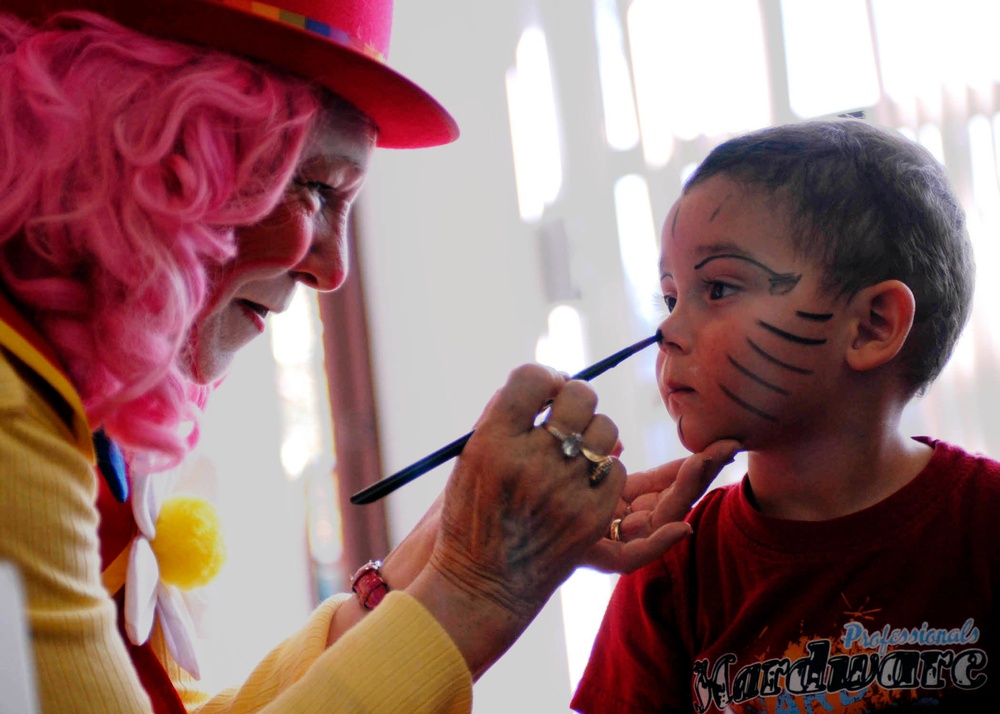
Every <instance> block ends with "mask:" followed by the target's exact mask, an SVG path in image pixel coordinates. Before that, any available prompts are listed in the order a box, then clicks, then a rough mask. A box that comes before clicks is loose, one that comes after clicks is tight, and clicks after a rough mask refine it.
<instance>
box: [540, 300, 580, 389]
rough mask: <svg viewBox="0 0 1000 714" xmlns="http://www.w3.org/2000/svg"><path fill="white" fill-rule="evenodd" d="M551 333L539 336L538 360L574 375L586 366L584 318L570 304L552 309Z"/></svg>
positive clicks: (550, 313)
mask: <svg viewBox="0 0 1000 714" xmlns="http://www.w3.org/2000/svg"><path fill="white" fill-rule="evenodd" d="M548 328H549V330H548V334H546V335H543V336H542V337H540V338H539V339H538V344H537V345H536V346H535V360H536V361H538V362H540V363H541V364H547V365H549V366H550V367H555V368H556V369H558V370H562V371H563V372H569V373H570V374H573V373H576V372H579V371H580V370H581V369H583V367H584V365H585V355H584V349H583V320H582V318H581V317H580V312H579V310H577V309H576V308H574V307H571V306H569V305H557V306H556V307H554V308H552V310H551V311H550V312H549V324H548Z"/></svg>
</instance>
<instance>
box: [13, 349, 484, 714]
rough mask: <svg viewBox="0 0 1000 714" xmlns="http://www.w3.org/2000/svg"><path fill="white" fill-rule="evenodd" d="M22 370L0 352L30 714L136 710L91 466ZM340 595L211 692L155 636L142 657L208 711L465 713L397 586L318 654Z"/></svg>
mask: <svg viewBox="0 0 1000 714" xmlns="http://www.w3.org/2000/svg"><path fill="white" fill-rule="evenodd" d="M26 370H27V368H26V367H25V365H24V364H23V363H20V362H18V361H17V358H14V357H11V356H9V355H8V353H6V352H5V351H3V350H2V349H0V558H5V559H9V560H11V561H13V562H14V563H15V564H16V565H17V566H18V568H19V570H20V571H21V575H22V578H23V580H24V585H25V596H26V603H27V609H28V613H27V614H28V618H29V624H30V628H31V633H32V640H33V646H34V655H35V665H36V671H37V681H38V687H39V696H40V699H41V705H42V711H45V712H88V713H93V712H111V711H115V712H148V711H150V703H149V700H148V698H147V697H146V695H145V692H144V691H143V689H142V685H141V684H140V683H139V680H138V676H137V675H136V673H135V670H134V668H133V666H132V662H131V659H130V658H129V656H128V653H127V652H126V650H125V647H124V645H123V643H122V641H121V637H120V635H119V633H118V629H117V626H116V612H115V605H114V602H113V601H112V600H111V598H110V597H109V596H108V594H107V591H106V590H105V589H104V586H103V584H102V580H101V559H100V551H99V544H98V538H97V525H98V514H97V510H96V508H95V505H94V503H95V498H96V493H97V481H96V476H95V473H94V470H93V466H92V464H91V463H90V462H89V460H88V458H87V457H86V456H85V455H84V454H83V453H82V452H81V450H80V449H79V447H78V445H76V444H75V443H74V439H73V438H72V434H71V431H70V429H69V428H68V427H67V426H66V423H65V421H64V420H63V419H62V418H61V417H60V416H59V414H58V413H57V412H56V410H54V409H53V408H52V406H50V404H49V402H47V401H46V400H45V399H43V398H42V397H41V396H40V395H39V392H38V391H37V390H36V389H35V388H33V386H32V381H33V380H34V379H36V378H37V375H34V374H31V373H30V370H29V371H26ZM28 380H31V381H28ZM345 597H346V596H338V597H334V598H331V599H330V600H328V601H327V602H325V603H323V604H322V605H321V606H320V607H319V608H318V609H317V610H316V612H315V613H314V614H313V615H312V617H311V618H310V620H309V621H308V623H307V624H306V626H305V627H304V628H303V629H302V630H301V631H300V632H298V633H296V634H295V635H293V636H292V637H290V638H289V639H288V640H286V641H285V642H284V643H282V644H281V645H279V646H278V647H277V648H275V649H274V650H273V651H272V652H271V653H270V654H269V655H268V656H267V657H266V658H265V659H264V661H263V662H261V664H260V665H258V667H257V668H256V669H255V670H254V672H253V673H252V674H251V676H250V677H249V678H248V679H247V681H246V682H245V683H244V684H243V685H241V686H240V687H238V688H235V689H233V690H229V691H226V692H223V693H222V694H220V695H218V696H217V697H215V698H212V699H207V698H206V697H205V695H204V694H203V693H201V692H199V691H198V689H197V682H194V681H193V680H191V679H190V677H186V676H185V673H183V671H182V670H180V669H179V668H178V667H177V666H176V664H175V663H173V661H172V659H171V658H170V657H169V654H168V653H167V651H166V648H165V647H164V646H163V643H162V638H161V637H159V633H158V632H156V633H155V636H154V641H153V647H154V651H156V653H157V655H158V656H159V657H160V659H161V661H163V662H164V663H165V666H166V668H167V671H168V674H170V675H171V678H172V679H173V680H174V681H175V683H176V686H177V689H178V693H179V694H180V695H181V697H182V699H183V700H184V701H185V703H186V704H187V705H188V706H189V707H191V708H194V709H196V710H197V711H199V712H204V713H206V714H211V713H213V712H226V713H228V714H238V713H240V712H250V711H255V712H256V711H261V712H294V713H295V714H309V713H311V712H317V713H318V712H371V713H373V714H377V713H379V712H385V713H386V714H388V713H390V712H391V713H392V714H396V713H397V712H408V713H412V714H419V713H420V712H428V713H430V712H435V713H437V712H469V711H470V710H471V704H472V678H471V675H470V673H469V671H468V668H467V667H466V666H465V661H464V659H463V658H462V656H461V653H459V651H458V649H457V648H456V647H455V645H454V643H453V642H452V641H451V639H450V637H449V636H448V634H447V633H446V632H445V631H444V630H443V629H442V628H441V626H440V625H439V624H438V622H437V621H436V620H435V619H434V617H433V616H432V615H431V614H430V613H429V612H428V611H427V610H426V609H424V607H423V606H422V605H420V604H419V603H418V602H417V601H416V600H414V599H412V598H410V597H409V596H407V595H405V594H403V593H390V594H389V595H388V596H387V597H386V598H385V600H383V601H382V603H381V604H380V605H379V607H378V608H377V609H376V610H375V611H374V612H372V613H370V614H369V615H368V616H366V617H365V618H364V619H363V620H362V621H361V622H360V623H359V624H358V625H356V626H355V627H354V628H352V629H351V630H350V631H348V632H347V633H345V634H344V635H342V636H341V637H340V639H338V641H337V642H336V643H335V644H334V645H333V646H331V647H329V648H327V647H326V638H327V632H328V630H329V627H330V622H331V619H332V617H333V614H334V612H335V611H336V608H337V607H338V606H339V604H340V603H342V602H343V601H344V598H345ZM262 616H264V615H262Z"/></svg>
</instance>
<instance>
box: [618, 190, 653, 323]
mask: <svg viewBox="0 0 1000 714" xmlns="http://www.w3.org/2000/svg"><path fill="white" fill-rule="evenodd" d="M614 191H615V214H616V218H617V223H618V249H619V251H620V254H621V259H622V269H623V270H624V273H625V280H626V281H627V283H628V288H629V293H630V295H631V297H632V306H633V309H634V310H635V311H636V313H637V314H639V315H641V316H642V318H643V319H644V320H645V321H646V322H647V324H650V325H652V324H654V323H655V322H657V321H658V317H659V314H660V313H659V311H658V310H657V306H656V302H655V298H656V295H657V294H658V293H659V289H660V288H659V286H660V276H659V271H658V270H657V265H658V264H659V256H660V250H659V242H658V240H657V235H658V234H657V231H656V226H655V224H654V222H653V209H652V206H651V205H650V201H649V186H648V185H647V184H646V179H644V178H643V177H642V176H639V175H637V174H629V175H627V176H622V177H621V178H620V179H618V180H617V181H616V182H615V189H614Z"/></svg>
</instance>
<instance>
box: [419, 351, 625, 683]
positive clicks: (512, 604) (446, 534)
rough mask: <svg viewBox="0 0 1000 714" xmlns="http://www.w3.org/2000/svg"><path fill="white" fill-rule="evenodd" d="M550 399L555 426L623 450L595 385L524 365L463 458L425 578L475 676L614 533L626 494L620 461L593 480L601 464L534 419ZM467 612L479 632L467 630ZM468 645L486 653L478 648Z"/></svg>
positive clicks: (422, 582) (430, 599) (603, 447)
mask: <svg viewBox="0 0 1000 714" xmlns="http://www.w3.org/2000/svg"><path fill="white" fill-rule="evenodd" d="M550 400H551V402H552V404H551V409H550V412H549V415H548V417H547V419H548V421H549V423H550V424H552V425H553V426H555V427H556V428H558V429H559V430H560V431H561V432H563V433H565V434H571V433H574V432H576V433H580V434H582V435H583V443H584V445H585V446H586V447H587V448H588V449H590V450H591V451H593V452H595V453H597V454H608V453H610V452H611V451H612V449H613V448H614V446H615V444H617V442H618V428H617V427H616V426H615V425H614V423H613V422H612V421H611V420H610V419H609V418H608V417H606V416H604V415H600V414H598V415H595V414H594V410H595V407H596V405H597V396H596V394H595V393H594V391H593V389H591V388H590V386H588V385H587V384H586V383H584V382H581V381H567V380H566V378H565V377H564V376H562V375H560V374H558V373H556V372H555V371H554V370H551V369H548V368H546V367H542V366H540V365H525V366H522V367H519V368H518V369H516V370H514V371H513V372H512V373H511V375H510V377H509V379H508V381H507V384H506V385H505V386H504V387H503V388H502V389H501V390H500V391H499V392H497V394H496V395H495V396H494V398H493V399H492V401H491V402H490V403H489V405H488V406H487V408H486V411H485V412H484V413H483V416H482V417H481V419H480V420H479V423H478V424H477V426H476V429H475V433H474V434H473V436H472V438H471V439H470V440H469V442H468V444H467V445H466V446H465V449H464V450H463V452H462V455H461V456H460V457H459V458H458V460H457V463H456V465H455V469H454V471H453V472H452V474H451V477H450V479H449V481H448V485H447V487H446V490H445V497H444V504H443V506H442V509H441V513H440V523H439V526H438V534H437V539H436V541H435V543H434V549H433V552H432V553H431V555H430V563H429V568H426V569H425V570H424V572H423V573H422V574H421V577H420V578H418V582H417V586H418V587H417V588H416V590H417V591H418V597H419V598H421V600H422V601H423V602H424V604H425V605H427V606H428V608H429V609H430V610H431V612H432V613H433V614H434V615H435V617H437V618H438V619H439V621H442V619H444V620H445V621H442V624H443V625H444V626H445V627H446V629H448V630H449V633H450V634H451V635H452V637H453V639H455V640H456V644H458V645H459V649H461V650H462V651H463V654H465V655H466V658H467V661H469V663H470V668H471V669H472V671H473V673H474V674H476V673H478V672H480V671H481V670H482V668H483V667H484V666H488V665H489V663H490V662H492V660H493V659H494V658H495V657H496V656H499V654H501V653H502V651H503V650H505V649H506V647H508V646H509V645H510V643H511V642H513V640H514V639H516V637H517V636H518V635H520V633H521V632H522V631H523V630H524V628H525V627H527V625H528V624H529V623H530V622H531V620H532V619H533V618H534V617H535V615H536V614H537V613H538V611H539V610H540V609H541V607H542V606H543V605H544V604H545V603H546V602H547V601H548V599H549V597H550V596H551V595H552V593H553V592H554V591H555V589H556V588H557V587H558V586H559V585H560V584H561V583H562V582H563V581H564V580H565V579H566V578H567V577H568V576H569V575H570V574H571V573H572V572H573V570H574V569H575V568H576V567H577V566H578V565H580V564H581V562H583V560H584V556H585V554H586V553H587V552H588V550H589V549H590V548H591V547H592V546H593V545H594V543H596V542H597V541H599V540H600V539H601V538H602V537H603V535H604V534H605V533H606V532H607V528H608V523H609V522H610V520H611V518H612V517H613V515H614V512H615V508H616V506H617V505H618V504H619V502H620V497H621V495H622V488H623V485H624V482H625V468H624V467H623V466H622V465H621V464H620V463H618V462H617V461H616V462H615V463H614V466H613V467H612V468H611V471H610V474H609V475H608V476H607V478H606V479H605V480H604V481H602V482H601V483H600V484H598V485H596V486H593V485H591V483H590V479H589V476H590V467H591V462H590V461H588V460H587V459H586V458H584V457H583V456H582V455H578V456H572V457H566V456H564V455H563V452H562V450H561V448H560V447H561V442H560V440H559V439H558V438H555V437H554V436H553V435H552V434H550V433H549V432H547V431H546V430H545V429H544V428H541V427H536V426H535V418H536V416H537V414H538V413H539V412H540V411H541V410H542V409H543V407H544V406H545V404H546V403H547V402H548V401H550ZM446 605H447V607H446ZM463 620H464V623H465V624H464V627H465V628H469V627H472V628H474V629H475V631H473V632H463V631H461V630H462V629H463ZM456 630H459V631H458V632H457V633H456ZM470 641H471V644H467V643H468V642H470ZM469 647H472V648H473V649H476V648H478V649H479V650H480V651H477V652H472V653H471V654H470V652H469ZM485 650H490V651H485Z"/></svg>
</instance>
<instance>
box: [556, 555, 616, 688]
mask: <svg viewBox="0 0 1000 714" xmlns="http://www.w3.org/2000/svg"><path fill="white" fill-rule="evenodd" d="M614 582H615V578H614V577H613V576H611V575H608V574H607V573H599V572H597V571H596V570H591V569H590V568H577V570H576V572H574V573H573V574H572V575H571V576H570V577H569V579H568V580H566V582H565V583H563V584H562V586H561V587H560V588H559V599H560V601H561V603H562V613H563V631H564V632H565V633H566V657H567V659H568V660H569V661H568V664H569V688H570V691H571V692H572V691H576V687H577V685H578V684H579V683H580V678H581V677H582V676H583V670H584V669H585V668H586V667H587V660H589V659H590V651H591V650H592V649H593V648H594V638H596V637H597V631H598V630H599V629H600V627H601V620H602V619H603V618H604V611H605V609H607V607H608V600H610V599H611V591H612V589H613V588H614Z"/></svg>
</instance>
